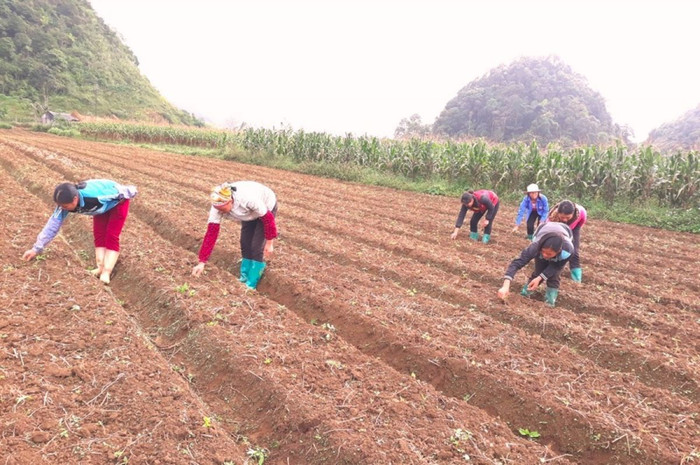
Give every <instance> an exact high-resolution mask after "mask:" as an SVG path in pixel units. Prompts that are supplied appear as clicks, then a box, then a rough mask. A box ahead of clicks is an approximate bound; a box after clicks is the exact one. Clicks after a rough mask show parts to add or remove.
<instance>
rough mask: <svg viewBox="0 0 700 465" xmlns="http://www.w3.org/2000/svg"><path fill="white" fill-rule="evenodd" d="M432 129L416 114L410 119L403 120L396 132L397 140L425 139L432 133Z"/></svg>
mask: <svg viewBox="0 0 700 465" xmlns="http://www.w3.org/2000/svg"><path fill="white" fill-rule="evenodd" d="M431 132H432V131H431V127H430V125H428V124H423V121H422V119H421V117H420V115H419V114H417V113H414V114H413V115H411V116H409V117H408V118H403V119H402V120H401V121H400V122H399V125H398V126H397V127H396V130H395V131H394V138H396V139H411V138H419V139H420V138H423V137H426V136H428V135H430V133H431Z"/></svg>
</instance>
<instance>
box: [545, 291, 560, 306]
mask: <svg viewBox="0 0 700 465" xmlns="http://www.w3.org/2000/svg"><path fill="white" fill-rule="evenodd" d="M558 295H559V289H554V288H553V287H548V288H547V290H546V291H545V293H544V301H545V302H547V305H549V306H550V307H554V304H555V303H556V302H557V296H558Z"/></svg>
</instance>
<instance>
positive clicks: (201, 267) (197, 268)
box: [192, 263, 205, 277]
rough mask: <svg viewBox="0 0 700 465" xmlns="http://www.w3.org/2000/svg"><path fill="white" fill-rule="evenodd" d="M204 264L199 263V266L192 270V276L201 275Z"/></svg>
mask: <svg viewBox="0 0 700 465" xmlns="http://www.w3.org/2000/svg"><path fill="white" fill-rule="evenodd" d="M204 265H205V264H204V263H199V264H198V265H197V266H195V267H194V268H192V276H194V277H198V276H199V275H201V274H202V271H204Z"/></svg>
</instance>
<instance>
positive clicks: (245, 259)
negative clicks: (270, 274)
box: [192, 181, 277, 289]
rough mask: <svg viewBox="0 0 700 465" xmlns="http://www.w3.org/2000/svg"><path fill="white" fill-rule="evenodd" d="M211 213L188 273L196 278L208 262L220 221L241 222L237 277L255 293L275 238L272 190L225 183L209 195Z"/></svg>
mask: <svg viewBox="0 0 700 465" xmlns="http://www.w3.org/2000/svg"><path fill="white" fill-rule="evenodd" d="M210 198H211V210H210V211H209V224H208V225H207V233H206V235H205V236H204V240H203V241H202V247H201V248H200V250H199V264H198V265H197V266H195V267H194V268H193V269H192V275H193V276H199V275H201V274H202V271H203V270H204V265H205V263H206V262H207V260H209V256H210V255H211V252H212V250H214V245H215V244H216V239H217V237H218V236H219V228H220V224H221V220H222V219H223V218H229V219H232V220H236V221H240V222H241V256H242V260H241V276H240V278H239V280H240V281H241V282H243V283H245V284H246V286H248V288H250V289H255V288H256V287H257V285H258V281H259V280H260V277H261V276H262V273H263V270H264V269H265V262H264V259H265V258H267V257H269V256H270V255H271V254H272V252H273V250H274V247H273V244H274V242H275V238H276V237H277V225H276V224H275V216H276V215H277V198H276V197H275V193H274V192H272V190H271V189H270V188H269V187H267V186H264V185H263V184H260V183H257V182H255V181H238V182H233V183H228V182H225V183H223V184H221V185H219V186H216V187H214V189H213V190H212V192H211V195H210Z"/></svg>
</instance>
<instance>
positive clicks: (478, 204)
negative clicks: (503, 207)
mask: <svg viewBox="0 0 700 465" xmlns="http://www.w3.org/2000/svg"><path fill="white" fill-rule="evenodd" d="M496 204H498V196H497V195H496V193H495V192H493V191H489V190H486V189H481V190H478V191H476V192H474V204H473V205H472V206H471V208H470V207H467V206H466V205H464V204H462V209H461V210H460V211H459V215H457V221H456V222H455V228H461V227H462V224H463V223H464V218H465V217H466V216H467V211H468V210H471V211H473V212H486V219H487V220H489V221H492V220H493V217H494V216H495V213H494V211H495V208H496Z"/></svg>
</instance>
